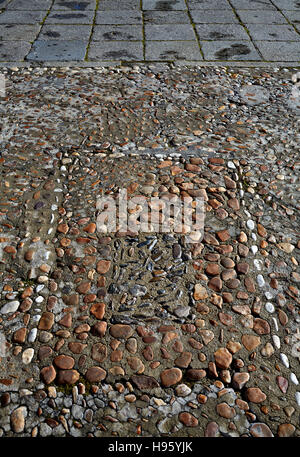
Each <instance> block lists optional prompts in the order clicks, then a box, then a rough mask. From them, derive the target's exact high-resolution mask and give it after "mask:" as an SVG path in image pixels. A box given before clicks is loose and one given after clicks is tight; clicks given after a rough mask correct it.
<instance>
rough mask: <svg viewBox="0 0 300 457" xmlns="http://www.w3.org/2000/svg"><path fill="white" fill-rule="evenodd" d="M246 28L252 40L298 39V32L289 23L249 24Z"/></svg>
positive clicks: (299, 37) (299, 38)
mask: <svg viewBox="0 0 300 457" xmlns="http://www.w3.org/2000/svg"><path fill="white" fill-rule="evenodd" d="M247 28H248V30H249V33H250V35H251V37H252V39H253V40H262V41H287V40H293V41H299V40H300V33H297V32H296V31H295V29H294V28H293V27H292V26H291V25H270V24H266V25H265V24H249V25H248V26H247Z"/></svg>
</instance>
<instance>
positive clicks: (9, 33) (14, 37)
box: [0, 24, 41, 41]
mask: <svg viewBox="0 0 300 457" xmlns="http://www.w3.org/2000/svg"><path fill="white" fill-rule="evenodd" d="M40 29H41V26H40V25H39V24H36V25H33V24H29V25H27V24H22V25H17V24H1V25H0V40H5V41H19V40H21V41H34V39H35V38H36V37H37V36H38V33H39V31H40Z"/></svg>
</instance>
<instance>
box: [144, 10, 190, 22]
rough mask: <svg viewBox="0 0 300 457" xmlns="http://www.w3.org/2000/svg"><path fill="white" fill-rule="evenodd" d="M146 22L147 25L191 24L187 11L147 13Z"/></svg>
mask: <svg viewBox="0 0 300 457" xmlns="http://www.w3.org/2000/svg"><path fill="white" fill-rule="evenodd" d="M144 21H145V23H146V24H147V23H148V24H161V25H162V24H190V23H191V21H190V18H189V16H188V13H187V11H168V14H167V15H166V13H165V12H164V11H145V12H144Z"/></svg>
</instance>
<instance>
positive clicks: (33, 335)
mask: <svg viewBox="0 0 300 457" xmlns="http://www.w3.org/2000/svg"><path fill="white" fill-rule="evenodd" d="M36 335H37V328H33V329H31V330H30V332H29V335H28V341H29V343H33V342H34V341H35V339H36Z"/></svg>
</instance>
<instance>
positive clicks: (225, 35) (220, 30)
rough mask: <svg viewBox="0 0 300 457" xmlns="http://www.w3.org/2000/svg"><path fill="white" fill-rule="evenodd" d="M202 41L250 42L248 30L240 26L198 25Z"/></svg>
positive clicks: (197, 29) (198, 32) (197, 28)
mask: <svg viewBox="0 0 300 457" xmlns="http://www.w3.org/2000/svg"><path fill="white" fill-rule="evenodd" d="M196 31H197V35H198V37H199V39H200V40H223V41H224V40H249V35H248V34H247V32H246V30H245V29H244V28H243V27H242V26H241V25H239V24H200V25H196Z"/></svg>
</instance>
